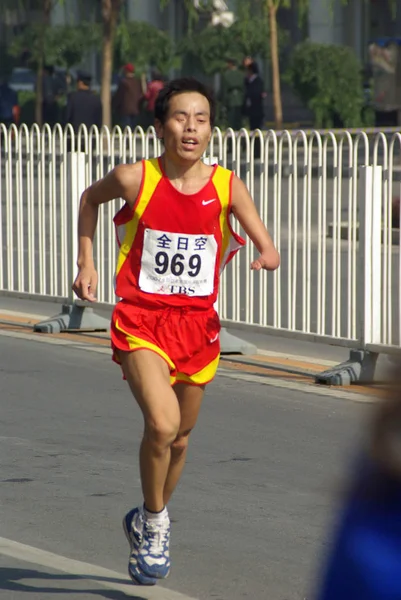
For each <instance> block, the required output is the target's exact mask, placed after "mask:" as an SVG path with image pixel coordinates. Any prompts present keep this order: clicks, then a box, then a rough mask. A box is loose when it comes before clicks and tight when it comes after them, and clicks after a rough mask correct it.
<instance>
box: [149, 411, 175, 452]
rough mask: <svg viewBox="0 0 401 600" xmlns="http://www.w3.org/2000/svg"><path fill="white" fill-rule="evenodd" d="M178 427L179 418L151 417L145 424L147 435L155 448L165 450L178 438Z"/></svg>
mask: <svg viewBox="0 0 401 600" xmlns="http://www.w3.org/2000/svg"><path fill="white" fill-rule="evenodd" d="M178 429H179V422H178V420H177V421H175V420H174V419H169V420H167V419H161V418H155V419H149V420H148V421H147V422H146V425H145V436H146V438H147V439H148V441H149V442H150V443H151V444H152V445H153V446H154V448H155V449H158V450H160V451H162V452H163V451H164V450H166V448H168V447H169V446H171V444H172V443H173V442H174V440H175V439H176V438H177V433H178Z"/></svg>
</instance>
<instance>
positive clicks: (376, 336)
mask: <svg viewBox="0 0 401 600" xmlns="http://www.w3.org/2000/svg"><path fill="white" fill-rule="evenodd" d="M382 177H383V168H382V167H381V166H363V167H360V168H359V185H358V207H359V238H358V241H359V247H358V261H357V263H358V264H357V272H356V274H355V276H356V277H357V280H356V284H357V307H356V309H357V311H358V321H357V337H358V342H359V348H358V349H357V350H351V351H350V357H349V359H348V360H347V361H346V362H344V363H341V364H339V365H337V366H335V367H334V368H332V369H329V370H327V371H324V372H323V373H320V374H319V375H318V376H317V377H316V378H315V380H316V383H325V384H329V385H349V384H351V383H355V382H359V383H371V382H373V380H374V375H375V368H376V362H377V358H378V354H377V353H375V352H370V351H368V350H367V349H366V346H367V345H368V344H379V343H380V341H381V265H382V248H381V244H382V190H383V183H382V181H383V180H382ZM354 226H356V223H355V224H354Z"/></svg>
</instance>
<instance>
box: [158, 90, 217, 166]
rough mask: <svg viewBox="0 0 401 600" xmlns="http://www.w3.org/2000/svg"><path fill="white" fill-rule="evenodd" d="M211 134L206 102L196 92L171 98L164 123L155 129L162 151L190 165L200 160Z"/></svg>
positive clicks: (208, 109) (208, 107)
mask: <svg viewBox="0 0 401 600" xmlns="http://www.w3.org/2000/svg"><path fill="white" fill-rule="evenodd" d="M211 133H212V130H211V126H210V106H209V101H208V100H207V98H205V96H202V94H199V93H198V92H183V93H182V94H177V95H176V96H173V97H172V98H171V100H170V105H169V111H168V113H167V117H166V121H165V123H164V125H161V124H159V126H158V134H159V136H160V137H161V138H163V140H164V147H165V149H166V152H167V153H168V154H170V155H172V156H176V157H177V158H179V159H180V160H185V161H187V160H188V161H191V162H193V161H197V160H199V159H200V158H201V157H202V155H203V153H204V152H205V150H206V148H207V146H208V143H209V141H210V137H211Z"/></svg>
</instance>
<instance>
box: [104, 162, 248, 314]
mask: <svg viewBox="0 0 401 600" xmlns="http://www.w3.org/2000/svg"><path fill="white" fill-rule="evenodd" d="M232 177H233V173H232V172H231V171H228V170H227V169H223V168H222V167H220V166H217V165H216V166H215V167H214V170H213V173H212V176H211V178H210V180H209V181H208V183H207V184H206V185H205V186H204V187H203V188H202V189H201V190H200V191H199V192H197V193H196V194H190V195H188V194H182V193H181V192H179V191H178V190H177V189H176V188H175V187H174V186H173V185H172V184H171V182H170V181H169V179H168V178H167V177H166V176H165V174H164V173H163V170H162V167H161V163H160V159H157V158H156V159H151V160H144V161H143V175H142V185H141V189H140V192H139V194H138V198H137V201H136V203H135V206H134V207H133V209H131V208H130V207H129V206H128V205H125V206H124V207H123V208H122V209H121V210H120V211H119V212H118V213H117V215H116V216H115V218H114V222H115V227H116V233H117V241H118V245H119V256H118V262H117V269H116V295H117V296H119V297H120V298H122V299H124V300H126V301H129V302H132V303H134V304H136V305H139V306H143V305H145V306H159V307H164V306H191V307H194V308H195V307H196V308H208V307H210V306H213V304H214V302H215V301H216V298H217V293H218V287H219V276H220V272H221V271H222V270H223V268H224V266H225V265H226V264H227V263H228V262H229V260H231V258H232V257H233V256H234V254H235V253H236V251H237V250H239V248H240V247H241V246H243V245H244V244H245V242H244V240H243V239H242V238H241V237H240V236H238V235H237V234H236V233H235V232H234V231H233V230H232V228H231V225H230V211H231V185H232Z"/></svg>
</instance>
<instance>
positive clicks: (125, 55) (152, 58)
mask: <svg viewBox="0 0 401 600" xmlns="http://www.w3.org/2000/svg"><path fill="white" fill-rule="evenodd" d="M115 61H116V63H117V64H118V65H119V66H121V65H123V64H125V63H127V62H133V63H135V65H136V70H137V72H139V73H141V72H144V71H145V70H146V69H147V67H149V66H152V67H156V68H157V69H158V70H159V71H160V72H161V73H162V74H163V75H164V74H167V73H168V72H169V70H170V69H172V68H179V66H180V60H179V57H178V56H177V54H176V52H175V47H174V43H173V41H172V39H171V37H170V36H169V35H168V34H167V33H166V32H164V31H161V30H160V29H158V28H157V27H155V26H154V25H151V24H150V23H146V22H142V21H128V22H127V21H123V22H121V23H120V24H119V25H118V27H117V31H116V39H115Z"/></svg>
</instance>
